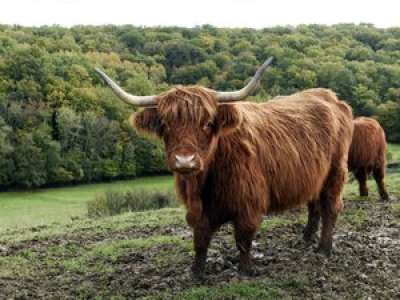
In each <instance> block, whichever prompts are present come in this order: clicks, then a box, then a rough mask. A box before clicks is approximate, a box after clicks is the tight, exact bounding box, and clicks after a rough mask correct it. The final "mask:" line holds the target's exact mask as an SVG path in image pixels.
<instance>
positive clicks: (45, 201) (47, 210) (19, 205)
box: [0, 144, 400, 232]
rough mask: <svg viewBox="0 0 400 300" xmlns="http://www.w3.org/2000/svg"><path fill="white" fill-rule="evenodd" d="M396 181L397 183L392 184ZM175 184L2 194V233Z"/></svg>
mask: <svg viewBox="0 0 400 300" xmlns="http://www.w3.org/2000/svg"><path fill="white" fill-rule="evenodd" d="M389 151H390V152H391V153H392V161H400V145H394V144H390V145H389ZM393 180H394V181H395V182H393V183H392V182H391V181H393ZM396 184H397V185H398V184H400V182H399V180H397V181H396V180H395V179H391V180H390V182H389V185H396ZM369 185H370V186H371V187H373V188H372V191H374V189H375V184H374V183H373V182H370V183H369ZM172 186H173V183H172V178H171V177H170V176H160V177H149V178H140V179H135V180H130V181H117V182H112V183H99V184H90V185H78V186H74V187H63V188H49V189H38V190H32V191H22V192H6V193H0V232H2V231H4V230H8V229H18V228H26V227H34V226H40V225H48V224H51V223H53V222H58V223H61V224H65V223H68V222H71V220H72V219H75V218H81V217H85V215H86V213H87V210H86V202H87V201H88V200H91V199H93V197H95V196H96V194H99V193H102V192H104V191H106V190H117V191H126V190H130V189H133V188H144V189H171V188H172ZM356 190H357V188H356V187H355V185H353V186H352V185H348V186H347V187H346V193H348V194H351V195H355V194H356Z"/></svg>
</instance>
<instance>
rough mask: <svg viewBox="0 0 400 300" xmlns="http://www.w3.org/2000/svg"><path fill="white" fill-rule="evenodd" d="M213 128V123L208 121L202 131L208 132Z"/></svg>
mask: <svg viewBox="0 0 400 300" xmlns="http://www.w3.org/2000/svg"><path fill="white" fill-rule="evenodd" d="M213 127H214V123H213V122H211V121H210V122H207V123H206V124H205V125H204V127H203V129H204V130H205V131H210V130H211V129H213Z"/></svg>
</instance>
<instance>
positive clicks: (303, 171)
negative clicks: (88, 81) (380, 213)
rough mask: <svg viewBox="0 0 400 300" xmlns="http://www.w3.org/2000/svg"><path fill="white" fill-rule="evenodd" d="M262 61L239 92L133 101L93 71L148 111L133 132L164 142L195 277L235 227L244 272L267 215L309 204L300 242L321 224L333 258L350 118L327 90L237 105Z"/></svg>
mask: <svg viewBox="0 0 400 300" xmlns="http://www.w3.org/2000/svg"><path fill="white" fill-rule="evenodd" d="M268 63H269V61H268V62H266V63H265V64H264V65H263V66H262V67H261V68H260V69H259V70H258V71H257V73H256V75H255V76H254V78H253V79H252V80H251V81H250V83H249V84H248V85H247V86H246V87H245V88H243V89H242V90H240V91H237V92H216V91H213V90H210V89H206V88H203V87H200V86H189V87H183V86H178V87H175V88H172V89H171V90H169V91H167V92H165V93H163V94H161V95H159V96H146V97H145V98H143V97H138V96H133V95H129V94H127V93H126V92H124V91H123V90H122V89H121V88H120V87H119V86H117V85H116V84H115V83H114V82H113V81H112V80H111V79H110V78H108V77H107V76H106V75H105V74H104V73H103V72H101V71H100V70H97V71H98V73H99V74H100V75H101V76H102V77H103V78H104V80H105V81H106V82H107V83H108V84H109V85H110V86H111V87H112V89H113V90H114V92H115V93H116V94H117V95H118V96H119V97H121V98H122V99H123V100H124V101H126V102H128V103H131V104H135V105H138V103H139V105H146V106H151V105H153V106H154V107H150V108H146V109H144V110H142V111H140V112H138V113H136V115H135V116H134V121H133V122H134V126H135V127H136V128H137V129H139V130H142V131H145V132H150V133H153V134H156V135H157V136H158V137H160V138H161V139H163V140H164V143H165V147H166V151H167V154H168V165H169V167H170V169H171V170H172V171H173V172H174V176H175V183H176V190H177V193H178V195H179V196H180V198H181V200H182V201H183V203H184V205H185V207H186V209H187V215H186V219H187V222H188V224H189V225H190V226H191V227H192V228H193V231H194V249H195V259H194V263H193V266H192V271H193V272H194V275H197V276H199V275H201V274H202V273H203V270H204V266H205V261H206V255H207V248H208V246H209V243H210V240H211V237H212V235H213V233H215V232H216V231H217V230H218V229H219V228H220V226H221V225H222V224H224V223H227V222H231V223H232V224H233V226H234V235H235V239H236V244H237V248H238V250H239V252H240V262H239V268H240V270H241V271H242V272H244V273H246V274H248V273H250V274H251V273H252V272H253V270H254V269H253V268H252V267H251V258H250V248H251V243H252V240H253V238H254V236H255V233H256V231H257V229H258V228H259V227H260V224H261V222H262V220H263V216H264V215H267V214H269V213H275V212H280V211H283V210H286V209H289V208H292V207H295V206H298V205H301V204H308V209H309V220H308V224H307V226H306V228H305V232H304V238H305V239H306V240H309V239H311V238H312V236H313V235H314V234H315V233H316V231H317V229H318V224H319V219H320V216H321V217H322V234H321V240H320V244H319V248H318V249H319V250H320V251H321V252H323V253H325V254H326V255H329V254H330V252H331V248H332V235H333V230H334V226H335V222H336V218H337V215H338V212H339V211H340V210H341V209H342V207H343V204H342V198H341V192H342V188H343V185H344V182H345V179H346V175H347V155H348V151H349V147H350V143H351V136H352V130H353V125H352V112H351V109H350V108H349V106H348V105H346V104H345V103H343V102H341V101H339V100H338V99H337V98H336V96H335V94H334V93H333V92H331V91H330V90H326V89H311V90H307V91H304V92H300V93H297V94H294V95H291V96H288V97H285V99H284V101H282V100H271V101H269V102H266V103H260V104H257V103H251V102H237V103H226V102H228V101H237V100H241V99H243V98H245V97H246V96H247V95H248V94H249V93H250V92H252V91H253V90H254V87H255V85H256V84H257V82H258V81H259V79H260V77H261V74H262V73H263V71H264V70H265V68H266V67H267V65H268Z"/></svg>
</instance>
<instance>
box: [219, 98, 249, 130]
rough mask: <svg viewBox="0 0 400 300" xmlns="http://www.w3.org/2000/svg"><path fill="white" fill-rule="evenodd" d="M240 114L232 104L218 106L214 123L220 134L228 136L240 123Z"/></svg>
mask: <svg viewBox="0 0 400 300" xmlns="http://www.w3.org/2000/svg"><path fill="white" fill-rule="evenodd" d="M242 119H243V117H242V113H241V112H240V110H238V109H237V107H236V106H235V105H234V104H220V105H218V111H217V117H216V121H217V124H218V128H219V130H220V131H221V133H222V134H229V133H231V132H232V131H234V130H235V129H237V128H238V127H239V125H240V124H241V123H242Z"/></svg>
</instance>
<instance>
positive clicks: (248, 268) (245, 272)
mask: <svg viewBox="0 0 400 300" xmlns="http://www.w3.org/2000/svg"><path fill="white" fill-rule="evenodd" d="M239 274H240V275H242V276H249V277H254V276H259V275H260V274H261V272H260V270H259V269H258V268H257V267H256V266H254V265H253V264H247V265H239Z"/></svg>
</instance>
